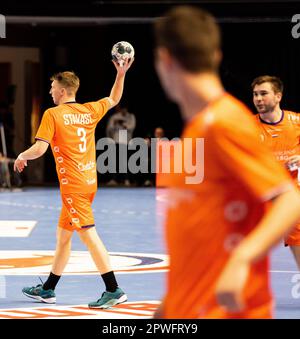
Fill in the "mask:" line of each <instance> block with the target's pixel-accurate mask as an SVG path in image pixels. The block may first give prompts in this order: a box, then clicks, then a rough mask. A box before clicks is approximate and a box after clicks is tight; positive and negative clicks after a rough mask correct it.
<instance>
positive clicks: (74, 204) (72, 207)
mask: <svg viewBox="0 0 300 339" xmlns="http://www.w3.org/2000/svg"><path fill="white" fill-rule="evenodd" d="M95 195H96V192H93V193H84V194H82V193H69V194H62V195H61V198H62V210H61V213H60V218H59V222H58V227H61V228H64V229H66V230H68V231H83V230H85V229H87V228H90V227H93V226H95V221H94V215H93V211H92V202H93V200H94V198H95Z"/></svg>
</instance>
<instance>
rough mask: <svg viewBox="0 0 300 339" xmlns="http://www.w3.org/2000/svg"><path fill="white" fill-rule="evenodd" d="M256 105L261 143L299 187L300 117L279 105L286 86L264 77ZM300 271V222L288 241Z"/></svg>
mask: <svg viewBox="0 0 300 339" xmlns="http://www.w3.org/2000/svg"><path fill="white" fill-rule="evenodd" d="M251 87H252V90H253V103H254V105H255V107H256V110H257V112H258V114H257V115H256V118H257V121H258V122H259V124H260V127H261V139H262V141H263V142H264V143H265V144H266V145H267V146H268V147H269V148H270V149H271V151H272V152H273V154H274V155H275V157H276V159H277V160H278V161H279V162H280V163H282V164H283V165H284V166H285V167H286V168H287V170H288V171H289V172H290V175H291V177H292V178H293V179H294V181H295V183H296V185H297V186H298V187H299V185H300V183H299V179H300V176H299V175H298V173H299V169H300V145H299V144H300V114H299V113H295V112H291V111H287V110H283V109H281V108H280V102H281V99H282V93H283V83H282V81H281V80H280V79H279V78H278V77H275V76H270V75H263V76H259V77H257V78H255V79H254V80H253V82H252V85H251ZM284 243H285V246H289V247H290V249H291V251H292V253H293V255H294V257H295V260H296V263H297V265H298V267H299V268H300V222H299V223H298V224H297V225H296V227H295V228H294V230H293V231H292V232H291V233H290V234H289V235H288V236H287V237H285V240H284Z"/></svg>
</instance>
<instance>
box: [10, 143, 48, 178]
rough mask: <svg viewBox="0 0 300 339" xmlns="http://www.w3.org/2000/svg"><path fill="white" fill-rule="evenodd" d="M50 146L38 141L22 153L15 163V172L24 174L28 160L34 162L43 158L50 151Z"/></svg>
mask: <svg viewBox="0 0 300 339" xmlns="http://www.w3.org/2000/svg"><path fill="white" fill-rule="evenodd" d="M48 146H49V144H48V143H47V142H45V141H42V140H37V141H36V143H35V144H33V145H32V146H31V147H30V148H28V149H27V150H26V151H24V152H23V153H20V154H19V156H18V158H17V159H16V161H15V163H14V171H16V170H18V172H22V171H23V169H24V167H25V166H27V160H34V159H37V158H39V157H41V156H42V155H43V154H44V153H45V152H46V151H47V149H48Z"/></svg>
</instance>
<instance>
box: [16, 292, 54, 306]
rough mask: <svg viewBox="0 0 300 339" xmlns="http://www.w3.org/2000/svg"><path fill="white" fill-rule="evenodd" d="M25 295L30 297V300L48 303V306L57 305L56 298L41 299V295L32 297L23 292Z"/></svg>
mask: <svg viewBox="0 0 300 339" xmlns="http://www.w3.org/2000/svg"><path fill="white" fill-rule="evenodd" d="M23 294H24V295H26V297H28V298H31V299H35V300H38V301H40V302H42V303H46V304H55V303H56V297H53V298H47V299H44V298H42V297H40V296H39V295H30V294H27V293H26V292H23Z"/></svg>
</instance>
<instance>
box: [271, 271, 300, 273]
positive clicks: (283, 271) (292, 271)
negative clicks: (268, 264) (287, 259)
mask: <svg viewBox="0 0 300 339" xmlns="http://www.w3.org/2000/svg"><path fill="white" fill-rule="evenodd" d="M269 272H270V273H298V274H300V271H269Z"/></svg>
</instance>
